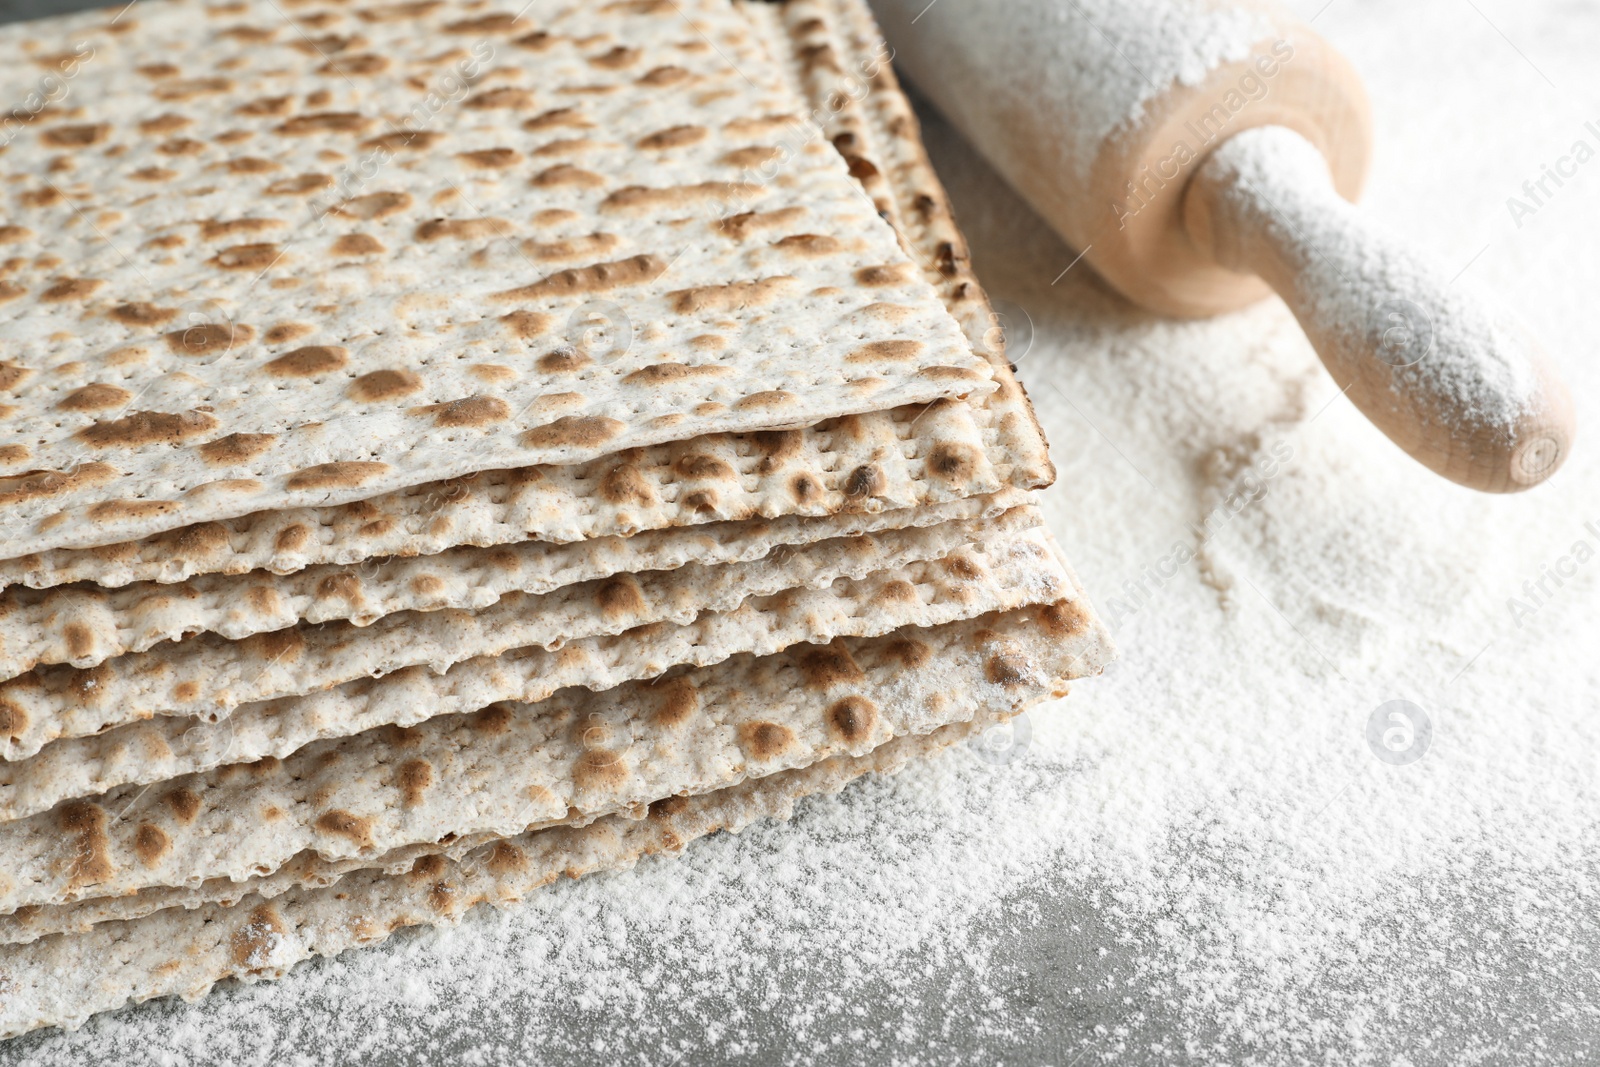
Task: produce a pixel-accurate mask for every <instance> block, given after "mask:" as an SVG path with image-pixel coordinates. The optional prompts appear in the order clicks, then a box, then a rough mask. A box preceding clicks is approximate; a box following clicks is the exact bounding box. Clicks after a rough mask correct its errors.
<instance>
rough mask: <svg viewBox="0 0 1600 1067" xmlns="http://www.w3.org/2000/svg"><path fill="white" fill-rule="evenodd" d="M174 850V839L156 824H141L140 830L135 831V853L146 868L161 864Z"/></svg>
mask: <svg viewBox="0 0 1600 1067" xmlns="http://www.w3.org/2000/svg"><path fill="white" fill-rule="evenodd" d="M171 848H172V838H170V837H168V836H167V832H166V831H165V830H163V829H161V827H159V826H157V825H156V824H155V823H149V822H146V823H140V824H139V829H138V830H136V831H134V835H133V851H134V853H135V854H136V855H138V857H139V862H140V863H143V864H144V865H145V866H146V867H154V866H155V865H156V864H158V863H160V862H161V857H162V856H165V855H166V854H167V852H168V850H170V849H171Z"/></svg>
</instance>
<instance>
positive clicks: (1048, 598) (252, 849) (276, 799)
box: [0, 531, 1098, 914]
mask: <svg viewBox="0 0 1600 1067" xmlns="http://www.w3.org/2000/svg"><path fill="white" fill-rule="evenodd" d="M936 566H937V572H938V573H933V572H934V570H935V567H931V566H928V565H922V564H918V565H914V566H912V567H909V568H905V569H904V570H902V571H900V572H892V573H891V574H890V575H883V576H873V577H872V578H869V579H867V580H865V581H862V582H841V583H839V586H840V587H841V588H840V590H839V591H838V592H834V591H831V590H812V591H801V592H796V593H792V594H784V596H785V597H786V598H787V599H789V601H790V603H791V604H792V605H793V606H792V607H786V606H785V605H780V604H776V603H764V604H759V605H758V606H756V607H755V608H754V609H752V610H749V615H748V617H745V615H744V613H745V611H746V610H747V608H746V607H742V608H741V609H740V611H738V612H732V613H729V614H728V616H727V618H728V620H729V621H730V622H732V623H734V624H735V625H733V626H730V627H729V628H728V630H729V632H728V633H727V634H725V635H723V636H722V637H721V639H720V640H716V641H707V642H706V644H707V645H708V646H711V647H713V648H715V646H719V645H720V646H722V648H730V649H750V648H751V647H752V646H755V648H754V650H755V652H757V653H761V654H767V653H772V652H776V651H778V650H780V649H783V648H787V647H790V646H793V645H795V644H798V643H800V642H805V641H808V640H810V641H827V640H830V639H840V640H852V639H856V638H855V635H858V634H883V633H887V632H889V631H891V630H894V629H897V628H899V627H901V626H905V625H939V624H943V623H946V622H951V621H956V620H960V619H965V618H972V617H975V616H976V615H978V614H979V613H983V612H991V611H996V610H1000V611H1005V610H1013V609H1015V608H1020V607H1023V606H1026V605H1030V604H1050V603H1054V602H1055V601H1056V600H1057V599H1058V598H1061V597H1063V596H1070V595H1072V593H1073V590H1074V583H1073V582H1072V579H1071V578H1070V576H1069V572H1068V571H1067V569H1066V568H1065V566H1064V565H1063V564H1062V563H1061V561H1060V560H1059V558H1058V557H1057V556H1056V555H1055V554H1054V553H1053V552H1052V551H1051V547H1050V545H1049V542H1048V539H1047V538H1046V537H1044V536H1042V534H1041V532H1039V531H1033V532H1029V533H1025V534H1023V535H1020V536H1019V537H1017V538H1016V540H1015V542H1014V543H1013V544H1010V545H1006V546H1004V547H997V548H996V549H995V550H994V551H992V552H990V553H988V554H987V558H985V556H983V555H980V554H979V553H977V552H975V551H966V552H960V553H954V554H952V555H951V556H950V557H948V558H947V559H946V560H944V561H941V562H940V564H938V565H936ZM919 571H920V574H919V573H918V572H919ZM902 575H907V576H910V579H909V580H908V578H907V577H902ZM852 590H853V591H855V593H856V595H855V596H854V597H848V596H842V595H841V594H846V593H848V592H849V591H852ZM830 601H832V602H831V603H830ZM698 621H699V620H697V622H698ZM1044 621H1045V622H1047V623H1049V624H1050V625H1049V627H1048V629H1047V630H1046V632H1045V636H1048V637H1049V638H1051V639H1052V640H1056V641H1065V640H1066V639H1067V638H1069V637H1072V636H1074V635H1075V634H1078V633H1080V632H1082V633H1088V634H1098V624H1097V623H1096V622H1094V621H1093V615H1092V612H1091V611H1090V610H1089V608H1088V607H1087V604H1086V603H1084V602H1082V601H1081V600H1077V601H1072V602H1070V607H1066V608H1062V609H1061V611H1060V612H1058V615H1057V617H1053V618H1050V619H1046V620H1044ZM763 629H768V630H769V631H770V632H771V633H772V634H773V635H775V636H774V637H773V638H772V639H771V641H770V644H769V643H767V641H766V640H764V638H765V637H766V635H764V634H763V635H761V636H758V637H756V638H755V639H754V640H752V637H751V631H752V630H754V631H755V632H756V633H757V634H760V632H761V630H763ZM791 630H792V632H791ZM689 632H691V633H692V632H693V631H692V628H690V630H689ZM841 635H842V636H841ZM642 636H645V637H647V636H648V635H642ZM663 636H667V635H663ZM616 640H617V639H613V641H616ZM570 647H574V648H579V649H581V648H582V643H579V644H576V645H574V646H570ZM617 647H618V648H620V649H623V650H625V651H626V652H627V653H628V655H627V656H626V660H627V666H625V667H623V668H622V669H621V670H618V671H617V672H615V673H614V674H613V675H612V676H610V677H607V676H606V674H605V672H604V671H603V670H601V669H600V668H599V666H598V665H595V664H592V663H591V662H584V663H583V669H582V670H581V671H579V672H576V677H575V678H573V679H571V680H572V681H581V682H583V683H584V685H585V686H588V687H592V688H585V687H579V686H572V687H570V688H569V689H568V690H567V691H566V696H563V695H562V693H561V692H559V691H555V687H556V686H559V685H561V684H562V682H563V681H567V679H563V678H559V677H558V678H556V679H554V682H553V684H552V683H551V681H547V680H546V678H547V676H548V675H549V674H550V673H551V671H549V670H545V671H541V672H538V673H535V674H533V678H534V684H535V685H538V686H541V687H543V693H551V692H555V695H554V696H552V697H550V698H549V699H554V700H557V701H564V700H570V701H572V702H576V703H585V702H587V706H591V707H600V706H604V703H603V701H602V698H600V697H599V696H598V695H597V693H596V691H599V692H604V691H606V690H608V689H610V688H613V687H614V686H615V685H617V684H619V683H623V682H624V681H625V680H626V679H629V678H652V677H657V676H659V675H660V674H661V672H662V671H664V670H666V669H667V668H668V667H670V666H672V665H673V664H674V663H693V662H695V658H694V650H693V649H692V648H691V649H677V648H670V647H669V648H666V649H665V650H664V651H665V654H663V655H662V656H661V658H660V659H659V660H657V661H655V662H641V660H640V656H641V654H642V655H643V656H645V657H650V656H654V655H656V654H657V651H656V650H657V648H659V647H661V646H660V644H659V643H654V642H650V641H648V640H640V641H637V642H628V641H625V640H624V641H622V642H621V643H620V644H619V645H617ZM563 652H565V650H563ZM562 655H563V653H542V650H540V651H539V652H538V653H536V654H535V656H533V657H530V660H531V662H532V663H534V664H543V663H549V662H551V661H555V662H557V663H559V662H560V658H561V656H562ZM710 658H711V662H713V663H715V662H718V661H722V660H725V659H726V656H725V655H724V654H722V653H721V651H720V649H718V650H716V651H714V652H713V653H712V655H711V657H710ZM751 659H752V656H751V653H748V652H746V653H743V655H742V658H741V659H740V660H739V661H740V662H750V661H751ZM990 659H991V660H992V661H993V662H992V663H990V664H989V665H988V667H989V669H990V670H991V674H992V672H995V671H1002V670H1003V669H1004V666H1005V664H1006V662H1007V661H1006V660H1005V658H1004V656H1003V655H1000V654H999V653H996V654H995V655H994V656H992V657H990ZM527 663H528V661H522V662H516V663H509V662H507V661H506V660H504V659H502V660H499V661H485V662H484V663H483V664H482V668H481V673H482V674H484V675H487V678H486V679H485V681H486V682H487V684H486V685H483V686H482V687H480V688H479V689H476V690H474V689H468V691H467V694H466V697H465V699H464V700H462V701H461V703H460V704H458V705H456V706H455V707H451V706H449V705H448V704H446V702H445V700H443V699H441V698H437V697H434V696H433V695H431V694H430V693H429V688H430V683H433V682H434V681H435V679H436V678H438V679H439V680H443V681H446V682H449V681H451V680H452V679H451V675H450V674H447V675H444V676H424V677H421V678H418V677H415V676H409V677H408V676H407V675H404V674H402V675H398V676H390V677H389V678H385V679H380V680H378V681H376V682H374V683H372V685H371V692H372V693H373V694H375V695H380V696H381V698H382V699H381V700H379V704H380V706H382V707H384V708H385V710H389V711H390V713H391V714H393V709H394V708H395V706H396V705H399V706H400V707H401V708H405V707H409V708H410V709H411V713H412V714H413V715H419V716H423V717H424V718H423V721H421V722H419V723H417V724H416V725H415V726H413V727H411V728H410V729H409V730H408V731H404V732H398V731H396V730H395V729H392V728H377V729H368V730H366V732H364V733H362V734H359V735H357V736H354V737H350V736H343V735H346V734H348V733H349V731H350V727H351V723H350V721H349V719H350V717H349V716H348V715H347V714H343V713H339V712H335V713H333V714H330V715H327V716H325V717H324V718H323V720H322V722H321V723H320V725H322V726H323V728H324V729H329V728H330V726H331V729H332V731H333V732H334V733H335V734H336V735H337V736H334V737H330V738H329V739H328V740H324V741H315V742H312V743H311V744H309V745H307V744H304V743H303V741H302V743H301V745H299V746H296V747H294V748H290V747H289V746H285V751H287V752H289V753H290V754H288V755H286V756H285V757H284V758H283V759H281V760H279V759H277V758H268V759H262V760H257V761H256V762H254V763H250V764H238V763H235V764H230V765H229V766H225V767H218V768H216V769H214V770H211V771H207V772H205V773H203V774H197V775H192V776H187V777H185V778H181V779H173V780H170V781H165V782H164V784H162V785H161V786H158V787H156V788H154V789H146V788H145V787H144V786H143V785H125V786H119V787H117V788H115V789H111V790H109V791H107V792H104V793H101V794H98V795H96V796H95V797H93V798H85V799H76V800H71V801H67V802H65V803H63V804H60V805H58V806H56V807H55V808H53V809H51V810H49V811H44V812H40V813H39V814H36V815H33V816H29V817H27V818H24V819H19V820H16V821H12V822H6V823H0V855H4V856H5V857H6V865H5V868H4V870H3V872H0V913H6V914H9V913H10V912H11V911H14V910H15V909H17V908H19V907H26V906H29V905H36V904H52V903H62V902H65V901H68V900H73V899H80V898H85V897H94V896H107V895H112V896H115V895H121V894H124V893H130V892H134V891H137V890H138V889H141V888H145V887H147V886H152V885H191V884H198V883H199V882H201V881H204V880H206V879H208V878H213V877H227V878H233V879H239V878H246V877H249V876H251V875H252V874H256V873H265V872H267V871H270V870H274V869H276V868H277V867H279V866H281V865H282V864H283V863H285V862H287V861H288V860H289V859H290V858H292V857H293V856H294V855H295V854H296V853H297V852H299V851H300V850H302V849H304V848H312V849H314V850H315V851H316V852H317V853H318V854H319V855H321V856H323V857H324V858H327V859H339V858H344V857H350V856H356V855H362V854H370V853H371V852H372V850H374V849H377V850H379V851H385V850H387V849H389V848H394V847H399V846H401V845H404V844H409V843H413V842H415V841H432V840H437V839H438V838H439V837H440V836H442V835H444V834H446V833H456V834H465V833H485V832H486V833H510V832H517V831H520V830H521V829H524V828H526V827H527V826H530V825H534V824H537V823H539V822H540V821H545V820H552V819H558V818H562V817H564V816H565V815H567V814H568V812H569V810H570V809H571V808H572V807H577V808H579V809H580V810H592V809H593V805H594V804H595V803H598V802H601V801H605V802H607V803H615V802H616V797H615V796H613V795H612V793H611V787H612V786H614V785H620V784H623V783H624V782H626V783H628V784H629V785H630V787H631V788H632V789H634V790H635V791H640V790H643V792H641V793H640V794H639V795H638V796H635V797H633V798H632V799H631V800H630V801H628V803H636V802H639V801H641V800H646V801H647V800H649V799H652V796H651V795H650V794H648V788H649V787H648V786H647V785H645V784H642V783H643V782H645V781H646V780H647V779H648V778H650V777H651V776H653V775H654V774H657V773H662V772H663V769H664V768H666V767H669V766H670V765H671V764H672V763H673V762H674V761H675V760H679V759H690V758H692V759H693V760H695V761H698V759H699V757H698V756H697V755H695V754H694V753H692V752H688V751H684V750H680V746H681V745H682V744H684V742H682V741H681V739H678V738H675V737H674V736H672V735H671V733H670V731H669V732H668V733H667V734H664V735H660V736H653V735H649V734H648V733H647V734H646V736H644V737H639V736H635V735H634V734H633V733H632V730H631V728H630V730H629V733H628V735H627V737H628V742H627V744H628V747H629V748H630V749H631V748H632V747H633V746H635V745H637V744H649V745H652V746H655V747H656V748H659V751H655V752H654V753H653V755H651V756H650V758H645V757H644V756H643V755H641V756H639V757H638V758H637V759H634V758H633V757H627V758H624V757H623V756H621V755H620V754H618V753H616V752H615V751H613V748H612V746H611V745H610V744H609V743H608V742H602V741H597V740H596V736H598V735H590V734H586V733H585V732H584V730H583V729H582V728H579V729H578V732H577V736H575V737H565V738H563V737H562V736H561V734H562V732H563V731H564V730H565V729H566V728H567V727H568V726H569V725H570V724H562V723H556V722H554V721H552V720H550V719H549V718H548V717H546V716H542V715H533V714H525V715H503V714H501V713H497V712H483V713H477V714H468V715H464V716H463V715H444V714H441V712H444V711H460V712H467V711H470V710H471V709H478V708H485V707H489V706H490V705H494V706H504V705H503V703H497V702H503V701H504V700H507V699H515V698H516V696H517V695H518V693H519V692H520V691H521V690H522V689H523V688H524V686H525V684H526V683H524V682H523V681H522V680H521V679H519V678H516V677H514V675H515V674H516V672H517V671H518V670H519V669H526V666H527ZM841 669H847V668H846V667H841ZM454 673H456V672H451V674H454ZM912 673H916V672H912ZM507 681H510V682H511V685H510V686H507V684H506V682H507ZM950 683H951V684H955V683H954V680H953V679H952V680H950ZM497 686H498V692H497V691H496V687H497ZM463 688H466V687H464V686H462V685H460V684H459V682H457V684H456V686H455V692H454V693H452V694H451V695H452V696H456V695H457V694H459V692H460V691H461V690H462V689H463ZM350 695H356V694H350ZM541 695H543V694H541ZM345 699H346V700H347V701H348V699H349V697H348V696H347V697H346V698H345ZM594 701H602V702H601V703H600V704H595V703H593V702H594ZM300 706H301V707H314V706H315V698H311V699H303V700H302V701H301V702H300ZM391 721H393V720H392V719H391ZM572 745H577V746H578V747H577V748H575V749H574V748H571V747H570V746H572ZM756 747H758V748H762V747H765V748H770V749H771V750H772V753H771V754H772V755H773V756H774V757H780V756H782V755H783V754H784V752H785V751H786V748H787V746H786V745H785V744H783V743H780V742H778V741H775V742H774V743H773V744H771V745H766V744H762V745H757V746H756ZM569 749H570V751H569ZM147 751H148V752H149V755H150V756H151V758H152V759H157V760H159V748H158V747H156V748H152V749H150V750H147ZM602 755H604V756H605V760H604V761H601V762H598V763H597V760H600V757H601V756H602ZM414 759H420V760H423V761H424V762H425V763H426V765H427V769H426V770H415V771H413V770H410V769H408V767H409V764H410V763H411V762H412V761H413V760H414ZM130 763H132V764H133V766H134V767H135V768H137V767H138V766H139V765H138V764H137V763H136V761H130ZM696 765H697V766H699V765H700V764H699V763H698V762H697V763H696ZM79 767H81V763H76V762H75V763H72V764H71V765H70V766H69V767H67V768H64V770H71V769H74V768H79ZM630 772H632V773H630ZM153 777H159V778H165V777H166V775H164V774H159V773H158V774H155V775H153ZM544 779H549V782H546V781H544ZM562 782H573V783H575V786H576V787H577V788H579V790H580V793H579V794H574V795H572V796H562V795H561V794H560V793H559V792H557V791H556V790H557V789H560V788H565V787H563V786H561V785H560V783H562ZM535 783H537V784H540V785H542V786H544V788H541V789H538V790H534V789H532V786H533V785H534V784H535ZM552 783H553V784H552ZM463 790H465V792H463ZM175 794H182V795H186V796H190V797H194V798H197V802H198V798H202V797H203V798H204V800H203V803H198V806H195V807H185V806H184V805H183V804H176V805H175V804H173V803H172V802H171V801H170V798H171V797H172V796H173V795H175ZM397 801H399V802H401V803H400V805H399V806H396V802H397ZM462 820H465V821H462ZM241 835H242V836H241ZM419 835H420V836H419Z"/></svg>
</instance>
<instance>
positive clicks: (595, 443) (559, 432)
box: [522, 415, 626, 448]
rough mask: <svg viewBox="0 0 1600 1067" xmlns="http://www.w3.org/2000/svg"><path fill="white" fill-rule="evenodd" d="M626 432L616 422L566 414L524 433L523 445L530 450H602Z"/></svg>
mask: <svg viewBox="0 0 1600 1067" xmlns="http://www.w3.org/2000/svg"><path fill="white" fill-rule="evenodd" d="M624 429H626V427H625V426H624V425H623V424H622V423H620V422H618V421H617V420H616V419H609V418H606V417H604V416H596V415H567V416H565V417H564V418H559V419H557V420H556V421H554V422H551V423H546V424H545V425H543V426H535V427H534V428H533V429H531V430H525V431H523V434H522V443H523V444H525V445H527V446H528V447H529V448H566V447H571V448H599V447H600V446H601V445H603V444H605V443H606V442H607V441H609V440H611V439H612V438H614V437H616V436H617V435H618V434H620V433H621V432H622V431H623V430H624Z"/></svg>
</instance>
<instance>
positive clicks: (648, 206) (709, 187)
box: [600, 182, 761, 212]
mask: <svg viewBox="0 0 1600 1067" xmlns="http://www.w3.org/2000/svg"><path fill="white" fill-rule="evenodd" d="M760 192H761V186H759V185H752V184H750V183H748V182H697V183H695V184H693V185H674V186H669V187H667V188H664V189H652V188H649V187H647V186H643V185H630V186H627V187H625V188H622V189H618V190H617V191H616V192H614V193H612V194H611V195H610V196H608V197H606V198H605V199H604V200H602V201H601V202H600V208H601V210H603V211H635V212H646V211H660V210H663V209H668V208H687V207H694V206H696V205H699V204H705V203H722V202H726V201H729V200H738V199H742V198H745V197H751V196H755V195H757V194H758V193H760Z"/></svg>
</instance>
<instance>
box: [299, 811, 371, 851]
mask: <svg viewBox="0 0 1600 1067" xmlns="http://www.w3.org/2000/svg"><path fill="white" fill-rule="evenodd" d="M312 825H314V826H315V827H316V828H317V829H318V830H321V831H322V832H323V833H325V834H333V835H335V836H338V837H343V838H345V839H347V840H349V841H350V842H352V843H353V844H355V845H356V846H358V847H361V846H365V845H367V844H370V843H371V841H372V820H370V819H364V818H361V817H360V816H358V815H352V814H350V813H349V812H348V811H344V810H341V809H339V808H335V809H333V810H332V811H325V812H323V813H322V814H321V815H318V816H317V821H316V822H315V823H313V824H312Z"/></svg>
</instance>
